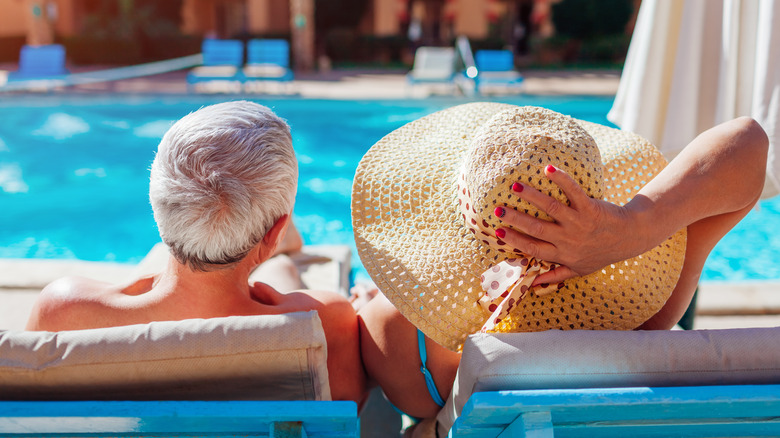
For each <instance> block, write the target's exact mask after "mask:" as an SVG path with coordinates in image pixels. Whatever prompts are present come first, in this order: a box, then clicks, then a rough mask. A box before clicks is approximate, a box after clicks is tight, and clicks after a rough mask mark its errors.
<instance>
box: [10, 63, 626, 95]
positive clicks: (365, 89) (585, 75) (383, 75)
mask: <svg viewBox="0 0 780 438" xmlns="http://www.w3.org/2000/svg"><path fill="white" fill-rule="evenodd" d="M15 69H16V66H15V65H13V64H0V84H2V83H4V82H5V79H4V78H5V74H6V73H7V72H9V71H13V70H15ZM88 70H100V67H96V68H90V69H84V68H81V69H78V68H74V69H71V71H73V72H84V71H88ZM523 76H524V78H525V80H524V82H523V86H522V88H520V89H519V91H520V92H522V93H525V94H534V95H600V96H609V95H614V94H615V92H616V91H617V86H618V82H619V80H620V72H619V71H616V70H583V71H576V70H575V71H557V70H529V71H527V72H523ZM262 91H263V93H259V94H254V95H256V96H263V95H293V96H299V97H303V98H308V99H405V98H410V97H411V98H424V97H427V96H430V95H456V96H457V95H459V94H460V93H459V92H458V91H457V90H456V89H455V88H453V87H445V86H442V85H441V84H430V85H429V84H419V85H415V86H414V87H411V86H409V84H408V83H407V80H406V71H400V70H375V69H349V70H333V71H330V72H327V73H298V74H296V79H295V80H293V81H292V82H291V83H290V85H289V86H287V87H281V86H278V84H275V83H268V84H267V86H266V87H265V88H264V89H263V90H262ZM53 93H68V94H100V93H118V94H138V93H143V94H147V93H149V94H170V95H177V94H179V95H187V94H190V91H189V90H188V89H187V81H186V71H175V72H170V73H164V74H159V75H155V76H148V77H141V78H135V79H126V80H121V81H113V82H102V83H94V84H86V85H79V86H73V87H67V88H63V89H59V90H55V91H54V92H53ZM3 96H4V95H3V94H2V93H0V98H2V97H3ZM5 96H23V94H20V93H9V94H7V95H5Z"/></svg>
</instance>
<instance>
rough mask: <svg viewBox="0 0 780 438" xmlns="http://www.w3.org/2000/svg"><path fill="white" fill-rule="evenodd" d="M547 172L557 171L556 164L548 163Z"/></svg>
mask: <svg viewBox="0 0 780 438" xmlns="http://www.w3.org/2000/svg"><path fill="white" fill-rule="evenodd" d="M547 172H548V173H555V166H553V165H552V164H548V165H547Z"/></svg>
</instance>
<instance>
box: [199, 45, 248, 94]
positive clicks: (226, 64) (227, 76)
mask: <svg viewBox="0 0 780 438" xmlns="http://www.w3.org/2000/svg"><path fill="white" fill-rule="evenodd" d="M201 50H202V52H203V65H201V66H198V67H195V68H193V69H192V70H190V72H189V73H187V85H188V86H189V87H190V88H191V89H193V90H195V91H197V92H240V91H241V81H242V75H241V70H240V68H241V65H242V64H243V63H244V43H242V42H241V41H239V40H217V39H205V40H203V44H202V46H201Z"/></svg>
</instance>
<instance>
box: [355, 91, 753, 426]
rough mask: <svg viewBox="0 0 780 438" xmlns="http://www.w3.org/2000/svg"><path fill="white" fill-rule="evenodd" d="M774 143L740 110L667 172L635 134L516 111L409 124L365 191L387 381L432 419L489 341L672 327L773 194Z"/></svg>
mask: <svg viewBox="0 0 780 438" xmlns="http://www.w3.org/2000/svg"><path fill="white" fill-rule="evenodd" d="M594 139H595V140H594ZM596 144H597V146H598V149H601V157H599V156H598V152H596V151H594V149H595V148H594V145H596ZM767 148H768V140H767V137H766V134H765V133H764V132H763V130H762V129H761V127H760V126H759V125H758V124H757V123H756V122H755V121H753V120H751V119H749V118H740V119H736V120H733V121H730V122H727V123H724V124H722V125H719V126H716V127H714V128H712V129H710V130H708V131H706V132H704V133H702V134H701V135H700V136H699V137H697V138H696V139H695V140H694V141H693V142H691V144H689V145H688V146H687V147H686V148H685V150H684V151H683V152H682V153H681V154H680V155H679V156H678V157H676V158H675V159H674V160H673V161H672V162H671V163H669V165H668V166H665V167H664V166H663V164H664V163H663V159H662V157H660V154H659V153H657V151H655V150H654V149H653V148H652V146H651V145H649V143H647V142H646V141H644V140H643V139H641V138H639V137H637V136H634V135H632V134H629V133H624V132H621V131H617V130H613V129H611V128H606V127H601V126H598V125H595V124H590V123H587V122H582V121H574V120H572V119H568V118H566V117H564V116H560V115H557V114H555V113H552V112H549V111H546V110H542V109H538V108H517V107H513V106H511V105H502V104H468V105H463V106H460V107H455V108H450V109H448V110H445V111H441V112H439V113H435V114H433V115H431V116H428V117H426V118H423V119H421V120H418V121H416V122H412V123H411V124H409V125H407V126H405V127H402V128H400V129H399V130H397V131H394V132H393V133H391V134H390V135H388V136H387V137H385V138H384V139H382V140H380V142H379V143H377V144H376V145H374V147H372V150H370V151H369V152H368V153H367V154H366V157H364V159H363V161H362V162H361V165H360V166H359V167H358V171H357V173H356V178H355V185H354V187H353V226H354V228H355V236H356V242H357V247H358V253H359V254H360V256H361V259H362V261H363V263H364V265H365V266H366V268H367V270H368V271H369V274H371V276H372V279H373V280H374V281H375V282H376V283H377V285H378V286H379V289H380V290H381V291H382V292H383V293H384V295H379V296H378V297H377V298H376V299H374V300H372V301H371V302H370V303H369V304H368V305H366V306H365V307H363V308H362V309H361V310H360V312H359V317H360V319H361V352H362V353H361V354H362V357H363V362H364V365H365V367H366V370H367V372H368V374H369V376H370V377H371V378H372V379H373V381H374V382H375V383H376V384H379V385H380V386H381V387H382V389H383V390H384V392H385V394H386V395H387V397H388V399H389V400H390V401H391V402H392V403H393V404H394V405H395V406H397V407H398V408H399V409H401V410H403V411H404V412H406V413H408V414H409V415H412V416H415V417H432V416H435V415H436V413H437V412H438V410H439V409H440V405H441V404H442V403H443V400H446V398H447V396H448V394H449V390H450V388H451V387H452V384H453V381H454V378H455V373H456V371H457V367H458V363H459V359H460V354H459V353H458V351H457V350H458V346H459V345H460V343H462V339H463V338H464V337H465V336H467V335H468V334H469V333H473V332H474V331H480V330H481V331H487V332H493V331H528V330H545V329H550V328H560V329H569V328H574V329H577V328H584V329H598V328H607V329H635V328H640V329H669V328H671V327H672V326H673V325H674V324H675V323H676V322H677V321H678V320H679V318H680V317H681V316H682V314H683V313H684V311H685V309H686V308H687V306H688V304H689V302H690V300H691V297H692V295H693V292H694V290H695V288H696V285H697V283H698V280H699V275H700V273H701V270H702V267H703V264H704V261H705V260H706V258H707V255H708V254H709V252H710V251H711V250H712V248H713V247H714V246H715V244H716V243H717V242H718V241H719V240H720V239H721V238H722V237H723V235H725V234H726V233H727V232H728V231H729V230H730V229H731V228H732V227H733V226H734V225H735V224H736V223H738V222H739V221H740V220H741V219H742V218H743V217H744V216H745V215H746V214H747V212H748V211H749V210H750V209H751V208H752V207H753V206H754V205H755V203H756V202H757V200H758V198H759V195H760V193H761V189H762V187H763V183H764V169H765V167H766V166H765V165H766V157H767ZM551 151H552V152H551ZM569 151H574V152H572V153H571V154H570V153H569ZM508 156H510V157H511V159H507V157H508ZM529 157H530V159H528V160H526V159H527V158H529ZM572 157H573V158H572ZM602 159H603V161H604V162H605V163H606V165H605V166H604V167H603V168H601V166H599V165H598V163H595V164H594V161H598V162H601V160H602ZM496 163H498V164H496ZM656 169H657V170H656ZM661 169H662V170H661ZM573 177H574V178H573ZM575 178H576V179H575ZM601 186H605V187H606V188H604V187H601ZM559 189H560V190H559ZM605 194H606V195H605ZM603 196H606V199H611V200H613V202H614V203H613V202H608V201H605V200H602V197H603ZM621 196H623V197H624V198H625V203H624V202H623V201H621V199H620V197H621ZM629 199H630V200H629ZM464 206H465V208H464ZM471 212H473V214H471ZM526 213H529V214H526ZM461 216H462V219H463V220H462V221H461V220H460V217H461ZM491 232H492V235H490V234H491ZM686 233H687V238H686ZM387 235H390V237H383V236H387ZM399 241H400V242H399ZM455 246H456V247H455ZM453 247H455V248H453ZM463 254H466V256H463ZM627 259H628V260H627ZM515 267H517V268H521V271H522V272H521V273H520V274H519V276H518V275H515V277H514V278H513V279H511V280H510V282H511V284H510V285H509V286H507V287H506V288H504V286H503V285H502V286H501V288H500V289H499V291H498V293H496V294H493V292H491V291H489V290H488V289H489V287H490V285H492V284H493V283H495V284H498V283H501V282H503V281H504V280H501V281H494V282H491V280H489V279H488V280H485V277H486V276H487V277H489V276H490V275H491V272H493V271H497V272H501V275H503V273H504V272H505V271H507V270H508V271H512V272H508V274H512V273H513V272H514V271H517V269H514V268H515ZM480 272H484V273H483V274H482V276H481V277H482V278H480ZM480 287H485V291H483V290H481V289H480ZM575 304H576V305H575ZM604 308H607V309H608V311H604ZM600 309H601V310H600ZM519 314H522V317H518V315H519ZM477 319H478V320H479V321H477V322H475V320H477ZM480 325H481V327H480ZM422 333H424V334H425V337H422V335H421V334H422ZM418 339H420V340H422V341H423V342H419V341H418ZM431 340H433V341H436V342H432V341H431Z"/></svg>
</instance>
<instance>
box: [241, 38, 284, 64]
mask: <svg viewBox="0 0 780 438" xmlns="http://www.w3.org/2000/svg"><path fill="white" fill-rule="evenodd" d="M247 64H273V65H278V66H280V67H285V68H289V67H290V44H289V43H288V42H287V40H266V39H262V40H261V39H254V40H250V41H249V45H248V46H247Z"/></svg>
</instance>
